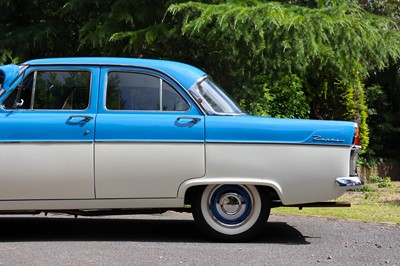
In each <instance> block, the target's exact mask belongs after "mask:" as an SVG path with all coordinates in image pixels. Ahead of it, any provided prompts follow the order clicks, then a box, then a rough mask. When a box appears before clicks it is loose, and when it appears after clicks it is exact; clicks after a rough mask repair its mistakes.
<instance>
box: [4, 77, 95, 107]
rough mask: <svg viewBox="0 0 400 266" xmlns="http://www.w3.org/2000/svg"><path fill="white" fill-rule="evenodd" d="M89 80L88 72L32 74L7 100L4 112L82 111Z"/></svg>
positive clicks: (85, 102)
mask: <svg viewBox="0 0 400 266" xmlns="http://www.w3.org/2000/svg"><path fill="white" fill-rule="evenodd" d="M90 80H91V74H90V72H88V71H34V72H32V73H30V74H29V75H28V76H27V77H26V78H25V79H24V80H23V82H22V83H21V84H20V85H18V87H17V88H16V89H14V90H13V92H12V93H11V94H10V95H9V96H8V97H7V99H6V100H5V101H4V103H3V108H5V109H35V110H85V109H87V108H88V106H89V95H90Z"/></svg>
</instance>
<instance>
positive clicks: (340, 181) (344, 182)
mask: <svg viewBox="0 0 400 266" xmlns="http://www.w3.org/2000/svg"><path fill="white" fill-rule="evenodd" d="M336 185H338V186H339V187H343V188H347V189H357V188H360V187H362V186H363V185H364V181H363V180H362V179H361V177H359V176H349V177H338V178H336Z"/></svg>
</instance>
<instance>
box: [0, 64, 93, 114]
mask: <svg viewBox="0 0 400 266" xmlns="http://www.w3.org/2000/svg"><path fill="white" fill-rule="evenodd" d="M26 68H27V69H26ZM26 68H25V69H24V70H26V71H25V72H24V73H21V75H22V79H21V81H20V82H19V83H17V84H14V85H15V87H14V88H13V89H12V90H10V91H9V92H8V93H7V95H6V96H5V97H4V99H3V100H2V101H1V104H0V108H1V110H3V111H7V112H10V111H11V112H15V111H27V112H85V111H88V110H89V109H90V108H91V105H92V101H91V98H92V93H93V76H94V73H93V71H92V69H90V68H89V67H76V68H75V67H62V66H60V67H49V68H47V67H46V68H41V67H36V66H33V67H31V68H28V67H26ZM38 72H87V73H89V75H90V79H89V94H88V104H87V106H86V108H85V109H34V108H32V107H33V106H32V105H33V103H34V102H33V101H32V100H34V98H35V93H36V80H37V73H38ZM31 74H33V76H34V77H33V81H32V82H33V84H32V95H31V104H30V107H29V108H21V109H19V108H4V104H3V103H4V101H6V100H7V99H8V97H10V95H11V94H12V93H13V92H14V90H18V86H19V85H20V84H22V83H23V82H24V81H25V78H27V77H28V76H29V75H31Z"/></svg>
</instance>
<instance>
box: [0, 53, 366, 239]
mask: <svg viewBox="0 0 400 266" xmlns="http://www.w3.org/2000/svg"><path fill="white" fill-rule="evenodd" d="M0 76H1V78H0V80H1V89H0V105H1V108H0V168H1V169H2V170H1V177H0V212H1V213H16V212H17V213H40V212H53V211H54V212H61V213H69V214H74V215H99V214H115V213H117V214H130V213H133V214H134V213H149V212H153V211H154V212H163V211H167V210H186V211H192V213H193V216H194V219H195V220H196V221H197V222H198V224H199V225H200V229H201V230H203V231H204V232H205V233H206V234H207V235H208V236H211V237H213V238H215V239H219V240H224V241H240V240H245V239H249V238H250V237H252V236H254V235H255V234H257V233H258V232H259V231H260V230H261V229H262V227H263V225H264V224H265V222H266V221H267V219H268V216H269V213H270V209H271V208H272V207H279V206H300V207H303V206H312V205H316V203H318V202H322V201H327V200H331V199H334V198H337V197H339V196H341V195H342V194H343V193H344V192H345V191H346V190H347V189H355V188H358V187H360V186H361V185H362V180H361V179H360V178H359V177H358V176H357V173H356V170H355V169H356V164H355V158H356V155H357V152H358V150H359V146H358V128H357V124H355V123H352V122H342V121H312V120H300V119H276V118H269V117H255V116H250V115H247V114H245V113H243V111H241V109H240V108H239V107H238V106H237V105H236V104H235V103H234V102H233V101H232V100H231V99H230V98H229V97H228V96H227V95H226V94H225V93H224V92H223V91H222V90H221V89H219V88H218V86H217V85H216V84H215V83H214V82H213V81H212V80H211V79H210V78H209V77H208V76H207V75H206V73H204V72H203V71H201V70H199V69H197V68H195V67H193V66H189V65H186V64H182V63H177V62H171V61H161V60H146V59H130V58H55V59H38V60H32V61H28V62H25V63H23V64H21V65H19V66H17V65H6V66H1V67H0ZM328 205H330V204H328Z"/></svg>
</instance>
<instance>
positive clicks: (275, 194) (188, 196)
mask: <svg viewBox="0 0 400 266" xmlns="http://www.w3.org/2000/svg"><path fill="white" fill-rule="evenodd" d="M208 185H254V186H256V187H258V188H259V189H261V190H262V191H265V192H268V193H269V195H270V197H271V200H272V201H276V200H278V201H282V196H283V193H282V189H281V186H280V185H279V184H277V183H276V182H275V181H271V180H266V179H256V178H199V179H191V180H188V181H186V182H184V183H183V184H182V185H181V186H180V187H179V190H178V197H179V198H183V199H184V203H185V204H190V202H191V201H192V199H193V195H194V194H196V191H197V190H198V189H200V188H202V187H205V186H208Z"/></svg>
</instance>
